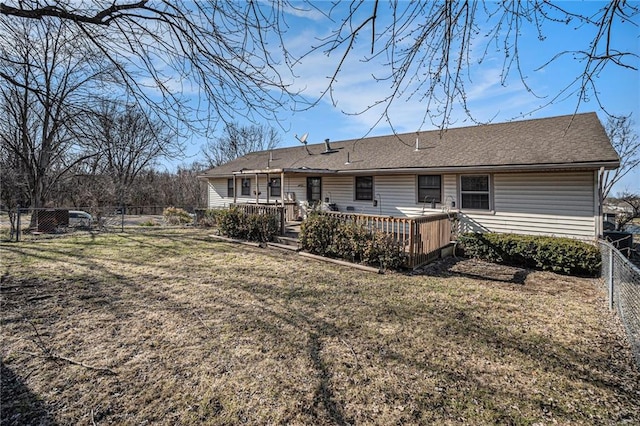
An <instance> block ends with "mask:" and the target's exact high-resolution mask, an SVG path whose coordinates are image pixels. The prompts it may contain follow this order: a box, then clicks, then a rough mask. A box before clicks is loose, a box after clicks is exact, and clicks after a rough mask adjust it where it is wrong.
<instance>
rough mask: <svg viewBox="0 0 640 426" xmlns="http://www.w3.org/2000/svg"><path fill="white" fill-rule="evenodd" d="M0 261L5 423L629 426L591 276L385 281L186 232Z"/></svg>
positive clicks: (609, 332)
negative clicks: (607, 425) (599, 425)
mask: <svg viewBox="0 0 640 426" xmlns="http://www.w3.org/2000/svg"><path fill="white" fill-rule="evenodd" d="M0 250H1V253H0V255H1V259H2V278H1V281H2V287H1V288H2V290H1V294H2V305H1V310H2V313H1V320H2V330H1V337H2V350H1V356H2V424H3V425H5V424H6V425H10V424H39V423H41V424H47V423H55V424H89V425H91V424H125V425H127V424H131V425H133V424H186V425H189V424H193V425H196V424H242V423H248V424H314V425H316V424H381V425H389V424H400V423H403V424H430V423H436V424H552V423H556V422H557V423H560V424H619V423H629V424H638V423H640V374H639V373H638V371H637V369H635V367H634V364H633V361H632V358H631V354H630V350H629V348H628V345H627V343H626V341H625V339H624V334H623V332H622V329H621V326H620V325H619V323H618V322H617V321H616V319H615V318H614V316H613V315H612V314H611V313H609V312H608V310H607V309H606V302H605V296H604V293H603V291H602V290H601V284H600V283H599V281H598V280H592V279H582V278H574V277H566V276H560V275H555V274H552V273H547V272H533V271H525V270H519V269H516V268H505V267H494V266H491V265H487V264H484V263H478V262H472V261H463V262H454V261H449V262H447V263H444V264H440V266H438V267H431V268H429V269H428V270H427V272H429V273H430V274H436V275H437V276H429V275H424V274H422V275H421V274H413V275H408V274H406V275H405V274H387V275H383V276H379V275H375V274H369V273H364V272H361V271H357V270H352V269H350V268H346V267H340V266H334V265H329V264H326V263H324V262H314V261H311V260H308V259H302V258H300V257H299V256H297V255H296V254H293V253H289V252H280V251H274V250H265V249H259V248H252V247H246V246H237V245H231V244H228V243H224V242H218V241H213V240H211V239H209V238H207V237H206V235H205V234H203V233H202V232H200V231H197V230H190V231H179V230H172V231H166V230H155V229H153V230H146V231H145V232H144V233H127V234H111V235H99V236H80V235H75V236H71V237H65V238H63V239H55V240H45V241H39V242H27V243H19V244H16V243H8V244H2V245H0ZM79 364H83V365H84V366H83V365H79ZM107 369H108V370H112V371H113V372H114V373H115V374H111V373H110V372H109V371H108V370H107Z"/></svg>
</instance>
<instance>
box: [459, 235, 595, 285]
mask: <svg viewBox="0 0 640 426" xmlns="http://www.w3.org/2000/svg"><path fill="white" fill-rule="evenodd" d="M458 247H461V248H462V250H463V252H464V255H465V256H468V257H474V258H478V259H483V260H487V261H489V262H495V263H503V264H508V265H517V266H524V267H529V268H536V269H542V270H545V271H553V272H558V273H563V274H569V275H580V276H596V275H598V274H599V273H600V264H601V258H600V250H599V249H598V248H597V247H596V246H594V245H591V244H588V243H586V242H583V241H578V240H574V239H570V238H559V237H537V236H530V235H516V234H493V233H486V234H480V233H471V234H463V235H461V236H460V237H459V238H458Z"/></svg>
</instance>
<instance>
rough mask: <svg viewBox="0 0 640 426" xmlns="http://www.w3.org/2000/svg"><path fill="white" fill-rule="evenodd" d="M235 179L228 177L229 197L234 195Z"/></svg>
mask: <svg viewBox="0 0 640 426" xmlns="http://www.w3.org/2000/svg"><path fill="white" fill-rule="evenodd" d="M233 193H234V191H233V179H227V197H233Z"/></svg>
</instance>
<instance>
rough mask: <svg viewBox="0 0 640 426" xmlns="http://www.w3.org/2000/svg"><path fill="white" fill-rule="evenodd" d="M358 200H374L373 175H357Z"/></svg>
mask: <svg viewBox="0 0 640 426" xmlns="http://www.w3.org/2000/svg"><path fill="white" fill-rule="evenodd" d="M356 200H373V176H356Z"/></svg>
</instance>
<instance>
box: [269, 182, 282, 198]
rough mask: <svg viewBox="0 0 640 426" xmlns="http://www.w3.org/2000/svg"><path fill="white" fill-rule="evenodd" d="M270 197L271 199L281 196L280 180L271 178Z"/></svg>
mask: <svg viewBox="0 0 640 426" xmlns="http://www.w3.org/2000/svg"><path fill="white" fill-rule="evenodd" d="M269 188H270V189H269V196H271V197H279V196H280V195H282V194H281V192H280V188H281V186H280V178H271V179H269Z"/></svg>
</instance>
